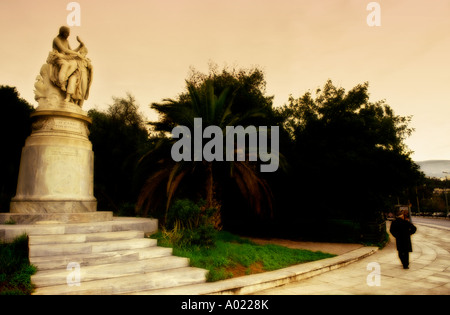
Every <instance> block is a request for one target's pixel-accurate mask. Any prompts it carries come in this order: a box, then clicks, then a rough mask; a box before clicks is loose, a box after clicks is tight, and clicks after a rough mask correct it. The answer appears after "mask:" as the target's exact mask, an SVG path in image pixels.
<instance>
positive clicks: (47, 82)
mask: <svg viewBox="0 0 450 315" xmlns="http://www.w3.org/2000/svg"><path fill="white" fill-rule="evenodd" d="M69 35H70V29H69V28H68V27H66V26H62V27H61V28H60V29H59V34H58V36H56V37H55V38H54V40H53V43H52V48H53V50H52V51H51V52H50V53H49V56H48V58H47V63H46V64H45V65H44V66H43V67H42V69H41V72H40V76H38V77H37V82H36V84H35V88H36V90H35V98H36V100H37V101H39V102H40V103H41V101H42V100H45V103H46V104H50V105H53V106H56V105H57V104H58V103H61V101H63V102H66V103H73V104H76V105H78V106H80V107H81V106H82V105H83V102H84V100H86V99H87V98H88V96H89V89H90V86H91V83H92V74H93V67H92V64H91V61H90V60H89V59H88V58H87V57H86V54H87V52H88V50H87V48H86V46H85V44H84V43H83V42H82V41H81V39H80V38H79V37H77V41H78V42H79V44H80V45H79V46H78V47H77V48H76V49H74V50H72V49H71V47H70V44H69V41H68V38H69Z"/></svg>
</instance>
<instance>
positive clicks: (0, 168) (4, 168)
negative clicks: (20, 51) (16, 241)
mask: <svg viewBox="0 0 450 315" xmlns="http://www.w3.org/2000/svg"><path fill="white" fill-rule="evenodd" d="M0 109H1V115H0V146H1V148H2V154H1V155H0V210H1V211H9V202H10V200H11V198H12V197H14V195H15V193H16V188H17V178H18V174H19V166H20V156H21V153H22V147H23V146H24V144H25V139H26V138H27V137H28V136H29V135H30V133H31V118H30V114H31V113H32V112H33V111H34V108H33V106H31V105H30V104H29V103H28V102H27V101H26V100H24V99H22V98H20V95H19V92H18V91H17V89H16V88H14V87H10V86H4V85H2V86H0Z"/></svg>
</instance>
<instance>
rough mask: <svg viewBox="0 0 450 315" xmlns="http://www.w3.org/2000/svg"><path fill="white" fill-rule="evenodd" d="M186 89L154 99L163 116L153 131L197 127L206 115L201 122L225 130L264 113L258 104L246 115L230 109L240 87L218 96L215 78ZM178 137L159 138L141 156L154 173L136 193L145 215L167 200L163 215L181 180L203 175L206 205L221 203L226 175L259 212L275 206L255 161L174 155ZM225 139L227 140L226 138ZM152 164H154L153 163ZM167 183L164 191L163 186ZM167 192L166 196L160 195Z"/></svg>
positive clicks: (190, 183) (202, 183)
mask: <svg viewBox="0 0 450 315" xmlns="http://www.w3.org/2000/svg"><path fill="white" fill-rule="evenodd" d="M187 89H188V94H185V95H181V96H180V97H179V99H178V100H173V99H166V100H164V103H163V104H156V103H154V104H152V108H153V109H155V110H156V111H157V112H159V113H160V115H161V117H162V119H161V120H160V121H158V122H154V123H151V124H152V125H153V126H154V130H155V131H157V132H160V133H168V132H171V131H172V129H173V128H174V127H175V126H178V125H183V126H186V127H187V128H189V130H191V131H193V130H194V118H202V124H203V127H204V128H205V127H207V126H213V125H214V126H218V127H219V128H221V129H222V131H223V134H224V135H225V134H226V132H225V130H226V127H227V126H236V125H240V123H241V122H244V121H249V119H251V118H252V117H260V116H262V115H264V114H263V113H262V112H261V111H258V110H257V109H254V110H250V111H248V112H246V113H245V114H240V115H236V114H233V113H232V110H231V107H232V104H233V99H234V96H235V94H236V91H230V89H224V90H223V91H222V92H221V93H220V95H218V96H217V95H216V94H215V93H214V87H213V82H212V80H206V81H205V84H203V85H201V86H194V85H193V84H190V83H189V82H188V85H187ZM174 143H175V140H173V139H171V138H167V137H161V139H160V142H159V143H158V145H157V146H156V148H155V149H154V150H152V151H150V152H148V154H147V155H146V156H144V157H143V159H142V164H143V165H150V170H148V172H149V173H150V174H151V175H150V176H149V177H148V179H147V181H146V182H145V184H144V185H143V188H142V191H141V193H140V196H139V198H138V204H137V208H138V209H141V210H142V211H143V212H144V213H145V214H147V212H148V210H149V209H150V208H152V209H154V208H155V207H156V205H157V204H158V203H160V202H161V201H162V199H165V214H166V215H167V210H168V209H169V207H170V204H171V202H172V200H173V198H174V196H175V194H176V193H177V190H178V188H179V187H180V185H181V184H182V182H186V183H185V184H186V185H192V182H195V181H198V180H199V179H200V183H201V186H202V187H201V190H202V193H201V198H202V199H204V200H205V201H206V205H205V207H206V208H211V207H216V208H220V201H221V198H222V196H220V193H219V191H220V185H221V182H222V181H223V180H224V179H226V178H231V179H233V180H234V182H235V184H236V185H237V187H238V188H239V191H240V192H241V194H242V195H243V196H244V197H245V199H246V200H247V201H248V202H249V205H250V206H251V207H252V208H253V210H254V211H256V213H258V214H260V213H261V212H262V211H263V208H264V206H263V205H266V206H267V210H269V212H270V213H271V211H272V194H271V190H270V187H269V186H268V184H267V182H266V181H265V180H264V179H263V178H261V177H260V176H259V173H258V171H257V167H256V166H257V165H256V163H255V162H250V161H248V159H246V160H245V161H232V162H230V161H228V162H218V161H211V162H208V161H205V160H203V161H180V162H175V161H174V160H173V159H172V158H171V157H170V148H171V146H172V145H173V144H174ZM224 143H225V141H224ZM152 165H153V169H152V167H151V166H152ZM162 187H164V191H162ZM162 196H164V198H161V197H162Z"/></svg>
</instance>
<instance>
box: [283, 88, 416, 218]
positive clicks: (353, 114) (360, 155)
mask: <svg viewBox="0 0 450 315" xmlns="http://www.w3.org/2000/svg"><path fill="white" fill-rule="evenodd" d="M368 86H369V85H368V83H364V84H360V85H357V86H356V87H354V88H353V89H351V90H350V91H348V92H346V91H345V90H344V89H343V88H338V87H336V86H334V85H333V83H332V82H331V81H330V80H329V81H328V82H327V83H326V84H325V86H324V88H323V89H318V90H317V91H316V96H315V98H314V97H313V96H312V95H311V93H310V92H307V93H305V94H304V95H303V96H302V97H300V98H298V99H294V98H293V97H292V96H291V97H290V99H289V103H288V104H287V105H285V106H283V107H282V108H281V109H279V111H278V114H279V115H280V116H281V117H282V118H283V127H284V129H285V130H286V131H287V132H288V134H289V135H290V137H291V141H292V142H291V143H292V146H291V148H292V150H291V152H290V154H291V155H290V158H291V160H294V161H295V164H293V165H292V167H293V171H292V173H291V174H292V177H291V182H290V185H289V187H288V189H287V190H286V194H284V195H283V196H284V197H285V199H286V201H287V202H288V203H289V204H291V205H292V204H298V207H297V212H295V211H292V209H291V210H290V211H287V212H286V211H283V215H285V216H290V218H291V219H292V218H293V217H294V218H296V219H300V218H303V219H304V218H305V217H310V218H312V217H315V218H319V217H320V218H346V219H353V220H357V221H359V222H363V221H368V220H369V221H370V220H378V219H379V217H380V214H381V212H382V211H384V210H386V209H387V208H388V207H390V206H391V204H392V200H393V199H394V198H393V197H395V196H397V195H399V194H401V193H402V191H403V190H405V189H406V188H407V187H409V186H414V185H416V184H417V183H418V182H419V181H420V180H421V178H422V174H421V173H420V172H419V168H418V166H417V165H416V164H415V163H414V162H413V161H412V160H411V158H410V154H411V152H410V151H408V149H407V147H406V145H405V144H404V140H405V138H406V137H407V136H409V135H410V134H411V133H412V131H413V130H412V129H411V128H409V127H408V124H409V123H410V120H411V117H401V116H397V115H395V114H394V111H393V110H392V108H391V107H390V106H389V105H387V104H386V103H385V101H379V102H375V103H372V102H369V94H368ZM293 196H295V202H294V200H293V199H292V197H293ZM288 209H289V208H288Z"/></svg>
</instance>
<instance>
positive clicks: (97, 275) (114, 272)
mask: <svg viewBox="0 0 450 315" xmlns="http://www.w3.org/2000/svg"><path fill="white" fill-rule="evenodd" d="M72 266H74V265H72ZM72 266H71V267H72ZM188 266H189V259H187V258H184V257H176V256H168V257H159V258H151V259H144V260H139V261H131V262H121V263H114V264H105V265H95V266H84V267H79V268H78V269H77V268H75V269H72V268H70V269H69V270H67V269H56V270H47V271H40V272H38V273H36V274H35V275H33V276H32V277H31V281H32V282H33V283H34V284H35V285H36V286H37V287H47V286H54V285H61V284H65V285H67V284H68V283H73V282H74V281H78V282H79V283H80V284H81V286H84V285H85V284H87V283H88V282H89V281H94V280H103V279H112V278H118V277H123V276H130V275H135V274H141V275H142V274H144V273H149V272H155V271H164V270H168V269H174V268H182V267H188ZM68 277H69V278H70V279H72V280H70V279H69V281H68ZM76 279H78V280H76Z"/></svg>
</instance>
